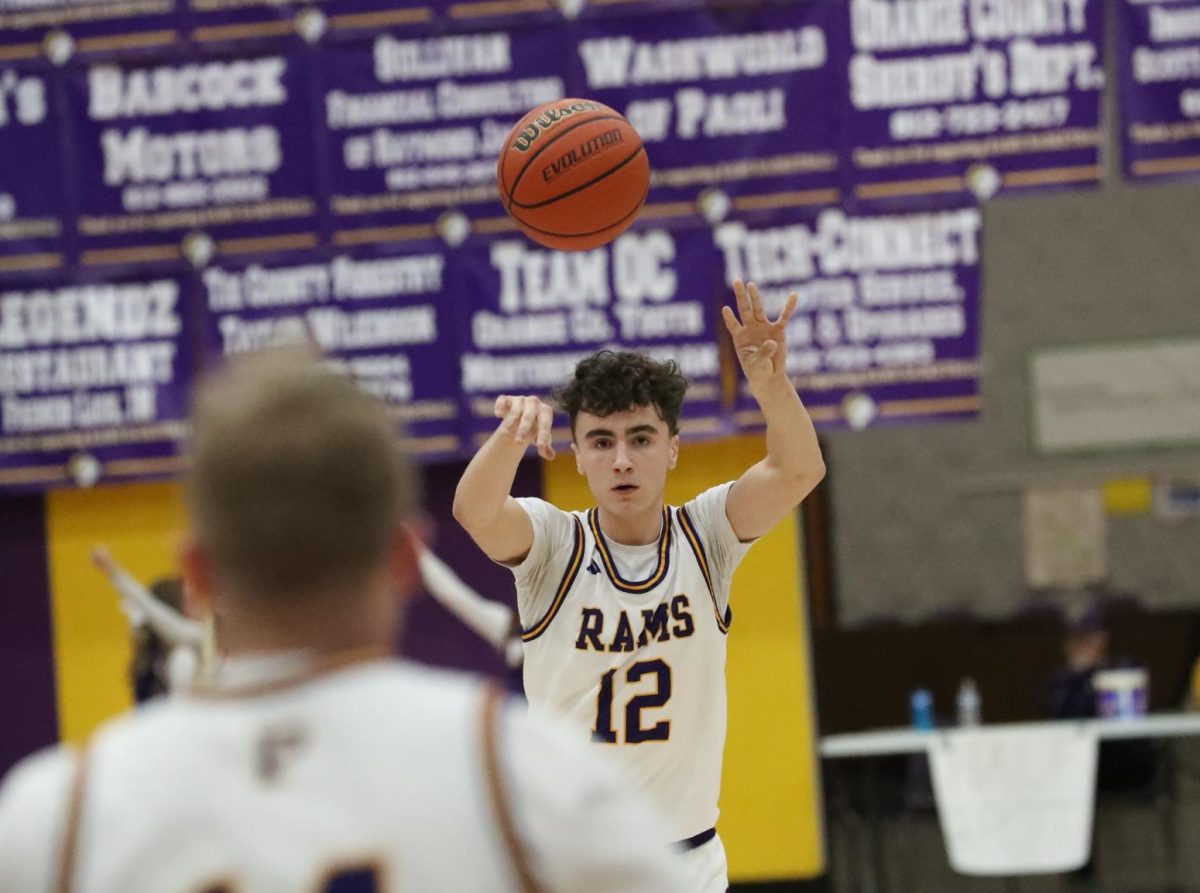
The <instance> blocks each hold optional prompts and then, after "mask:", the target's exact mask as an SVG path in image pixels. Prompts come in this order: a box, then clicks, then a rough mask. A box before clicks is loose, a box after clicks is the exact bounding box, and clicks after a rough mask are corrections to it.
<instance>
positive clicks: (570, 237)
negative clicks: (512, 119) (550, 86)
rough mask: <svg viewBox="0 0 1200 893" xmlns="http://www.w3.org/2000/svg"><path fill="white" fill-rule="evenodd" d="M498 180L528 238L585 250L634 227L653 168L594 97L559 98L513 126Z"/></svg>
mask: <svg viewBox="0 0 1200 893" xmlns="http://www.w3.org/2000/svg"><path fill="white" fill-rule="evenodd" d="M496 182H497V184H498V185H499V187H500V197H501V200H502V201H503V202H504V209H505V210H506V211H507V212H508V213H509V215H510V216H511V217H512V219H513V220H514V221H515V222H516V224H517V226H518V227H519V228H520V230H521V231H522V232H524V233H525V234H526V235H527V236H529V238H531V239H533V241H535V242H537V243H538V244H539V245H544V246H546V247H547V248H558V249H561V250H563V251H585V250H587V249H589V248H598V247H600V246H601V245H605V244H607V243H609V242H611V241H612V240H613V239H615V238H616V237H617V236H619V235H620V234H621V233H622V232H624V231H625V229H626V227H628V226H629V224H631V223H633V221H634V219H635V218H636V217H637V213H638V211H639V210H641V207H642V204H643V203H644V202H645V201H646V192H647V190H648V189H649V188H650V163H649V162H648V161H647V160H646V149H645V147H644V146H643V145H642V139H641V137H639V136H638V134H637V131H636V130H634V129H633V127H632V126H631V125H630V123H629V122H628V121H626V120H625V119H624V118H623V117H622V116H621V115H620V114H619V113H618V112H616V111H614V110H613V109H611V108H609V107H608V106H606V105H602V104H600V103H598V102H592V101H591V100H589V99H559V100H556V101H554V102H548V103H545V104H544V105H539V106H538V107H537V108H535V109H533V111H531V112H529V113H528V114H527V115H525V117H524V118H522V119H521V120H520V121H518V122H517V124H516V126H515V127H513V129H512V133H510V134H509V136H508V139H507V141H506V142H505V144H504V149H503V150H502V151H501V153H500V160H499V162H498V163H497V165H496Z"/></svg>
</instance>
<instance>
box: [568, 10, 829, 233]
mask: <svg viewBox="0 0 1200 893" xmlns="http://www.w3.org/2000/svg"><path fill="white" fill-rule="evenodd" d="M841 9H842V4H840V3H826V2H814V3H795V4H787V5H784V6H759V7H755V8H749V9H741V10H738V9H726V10H724V11H722V12H718V11H714V10H708V11H678V12H674V13H672V14H658V15H642V16H637V17H634V18H628V19H614V20H597V21H581V22H580V23H579V28H578V33H579V38H578V45H577V48H576V54H575V59H574V63H573V66H572V73H571V79H570V84H569V87H570V91H571V92H572V94H573V95H576V96H580V97H584V98H587V99H594V100H597V101H599V102H603V103H605V104H606V105H610V106H612V107H613V108H615V109H616V110H617V111H619V112H621V113H622V114H623V115H625V116H626V117H627V118H628V119H629V122H630V123H631V124H632V125H633V126H634V128H635V129H636V130H637V131H638V133H639V134H640V135H641V137H642V139H643V141H644V142H645V144H646V153H647V155H648V156H649V159H650V170H651V189H650V196H649V199H648V206H649V207H648V208H647V214H648V216H650V217H653V216H654V213H655V207H654V206H655V205H656V204H663V203H671V202H680V201H683V202H688V203H691V202H694V201H695V199H696V198H697V196H699V195H701V193H703V192H704V190H706V189H718V190H720V191H721V192H722V193H724V195H725V196H727V197H732V198H733V207H734V208H735V209H738V210H743V209H744V210H750V209H753V208H757V207H778V206H780V205H781V204H790V205H808V204H829V203H833V202H836V201H837V200H838V186H839V183H840V177H839V171H838V151H837V129H836V128H837V121H838V114H839V107H840V104H841V91H840V90H839V89H838V86H837V85H838V83H839V82H840V78H841V74H840V72H839V71H838V65H837V62H836V57H833V56H831V53H830V40H831V36H832V34H833V32H835V31H836V30H837V28H839V27H841V26H842V16H841V12H840V11H841Z"/></svg>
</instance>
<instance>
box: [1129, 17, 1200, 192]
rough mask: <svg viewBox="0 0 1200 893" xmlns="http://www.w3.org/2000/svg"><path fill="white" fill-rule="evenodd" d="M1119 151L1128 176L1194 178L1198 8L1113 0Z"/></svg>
mask: <svg viewBox="0 0 1200 893" xmlns="http://www.w3.org/2000/svg"><path fill="white" fill-rule="evenodd" d="M1118 6H1119V17H1118V28H1119V31H1118V38H1119V39H1118V46H1119V48H1120V54H1121V56H1120V60H1119V61H1120V71H1121V92H1120V98H1121V117H1122V137H1123V139H1122V146H1123V149H1124V152H1123V156H1124V161H1125V173H1126V175H1127V176H1129V177H1135V178H1143V177H1169V176H1180V175H1191V176H1195V175H1196V174H1198V173H1200V2H1197V0H1158V2H1155V0H1121V2H1120V3H1119V4H1118Z"/></svg>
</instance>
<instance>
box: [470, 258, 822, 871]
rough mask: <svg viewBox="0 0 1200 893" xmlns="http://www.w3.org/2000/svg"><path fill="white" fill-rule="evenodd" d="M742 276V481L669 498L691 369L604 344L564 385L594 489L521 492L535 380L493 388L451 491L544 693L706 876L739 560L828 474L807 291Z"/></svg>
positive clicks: (737, 317)
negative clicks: (813, 406)
mask: <svg viewBox="0 0 1200 893" xmlns="http://www.w3.org/2000/svg"><path fill="white" fill-rule="evenodd" d="M734 294H735V297H736V301H737V312H736V313H735V312H734V310H733V308H731V307H725V308H724V317H725V325H726V328H727V329H728V331H729V333H730V335H731V337H732V339H733V346H734V348H735V350H736V351H737V357H738V361H739V363H740V364H741V367H742V373H743V374H744V375H745V377H746V382H747V385H748V386H749V389H750V392H751V393H752V394H753V395H754V398H755V400H756V401H757V402H758V405H759V407H760V408H761V409H762V413H763V416H764V418H765V419H766V423H767V430H766V455H765V456H763V458H762V459H761V460H759V461H758V462H756V463H754V465H752V466H751V467H750V468H748V469H746V471H745V472H743V473H742V475H741V476H740V477H739V478H738V479H737V480H736V481H732V482H727V483H724V484H719V485H717V486H715V487H712V488H711V489H709V490H706V491H705V492H703V493H701V494H699V495H698V496H696V497H695V498H693V499H691V500H689V501H688V502H686V503H685V504H684V505H682V506H679V507H674V506H668V505H666V504H665V502H664V492H665V488H666V481H667V476H668V474H669V473H670V470H671V469H672V468H674V467H675V463H676V461H677V459H678V457H679V413H680V407H681V405H682V403H683V395H684V392H685V390H686V389H687V380H686V379H685V378H684V377H683V375H682V374H681V373H680V371H679V367H678V366H677V365H675V363H673V362H658V361H655V360H653V359H651V358H649V357H647V356H643V355H641V354H636V353H628V352H622V353H614V352H612V351H600V352H599V353H597V354H594V355H593V356H591V357H588V358H586V359H584V360H583V361H581V362H580V363H579V364H578V365H577V366H576V367H575V373H574V375H573V376H572V377H571V379H570V380H569V381H568V382H567V383H566V385H565V386H564V387H563V388H562V389H560V391H559V392H558V394H557V395H556V396H557V403H558V405H559V407H560V408H562V409H563V410H565V411H566V412H567V415H568V416H569V418H570V422H571V438H572V445H571V449H572V450H573V452H574V454H575V464H576V468H577V470H578V471H579V473H580V474H582V475H584V476H585V477H586V478H587V482H588V487H589V489H590V490H591V493H592V497H593V499H595V501H596V507H595V508H593V509H591V510H590V511H587V512H566V511H563V510H561V509H559V508H557V507H556V506H553V505H551V504H550V503H548V502H545V501H544V500H541V499H530V498H525V499H516V498H514V497H513V496H512V495H511V494H510V490H511V489H512V486H513V480H514V477H515V475H516V471H517V466H518V464H519V463H520V461H521V459H522V457H523V456H524V454H525V452H526V449H527V448H528V447H529V446H536V447H537V449H538V452H539V453H540V454H541V455H542V456H543V457H544V458H547V459H551V458H553V457H554V450H553V448H552V447H551V443H550V434H551V428H552V422H553V410H552V409H551V407H550V406H548V405H546V404H545V403H543V402H542V401H541V400H540V399H538V398H537V397H535V396H529V395H525V396H503V397H500V398H499V399H498V400H497V402H496V407H495V411H496V414H497V415H498V416H500V418H501V419H502V421H501V422H500V424H499V426H498V428H497V430H496V432H495V433H494V434H493V435H492V436H491V438H489V439H488V441H487V442H486V443H485V444H484V445H483V446H482V447H481V448H480V449H479V452H477V453H476V454H475V457H474V458H473V459H472V460H471V463H470V464H469V465H468V466H467V468H466V470H465V471H464V473H463V476H462V479H461V480H460V481H459V484H458V490H457V492H456V494H455V499H454V516H455V517H456V518H457V519H458V520H459V522H460V523H461V524H462V525H463V527H464V528H465V529H466V530H467V532H468V533H469V534H470V535H471V537H472V539H474V540H475V542H476V543H477V544H478V545H479V547H480V548H481V549H482V550H483V551H484V552H485V553H487V555H488V556H489V557H491V558H492V559H493V560H495V561H498V562H500V563H502V564H505V565H507V566H509V567H510V568H511V569H512V571H513V574H514V575H515V577H516V583H517V605H518V609H519V611H520V616H521V622H522V624H523V626H524V633H523V638H524V640H525V667H524V679H525V694H526V696H527V697H528V698H529V703H530V706H531V708H533V710H535V711H537V712H539V713H551V714H557V715H560V716H563V717H566V718H567V719H568V720H569V721H570V722H571V723H572V725H573V726H574V727H575V730H576V736H577V738H578V739H579V740H581V741H584V740H587V739H588V738H591V739H592V741H594V742H595V743H596V746H597V748H598V749H603V750H605V751H607V752H608V753H611V754H613V755H614V756H616V757H617V758H618V759H619V760H620V761H621V762H622V764H623V765H624V766H625V767H626V769H627V770H628V771H629V774H630V776H631V777H633V778H635V779H637V781H638V783H639V785H640V786H641V787H642V789H643V790H645V791H647V792H648V793H650V794H651V795H653V796H654V797H655V799H656V800H657V802H658V804H659V805H660V807H661V808H662V810H663V811H664V813H666V814H667V817H668V820H669V822H670V826H669V827H670V830H671V832H672V833H671V837H670V838H669V839H670V840H673V841H675V842H676V843H677V844H678V845H680V846H681V847H683V848H684V849H685V850H686V855H685V859H686V861H687V864H688V870H689V877H690V879H691V883H692V889H693V890H695V891H696V893H723V891H724V890H725V889H726V885H727V869H726V861H725V851H724V847H723V846H722V843H721V840H720V838H719V837H717V835H716V828H715V826H716V821H717V800H718V796H719V794H720V787H721V760H722V753H723V750H724V746H725V653H726V651H725V635H726V632H727V631H728V629H729V625H730V622H731V619H732V613H731V609H730V605H729V587H730V583H731V581H732V578H733V572H734V570H735V569H736V568H737V565H738V562H739V561H741V559H742V557H743V556H744V555H745V554H746V552H747V550H748V549H749V548H750V545H751V543H752V542H753V541H754V540H756V539H757V538H758V537H760V536H762V535H763V534H765V533H767V532H768V531H769V530H770V529H771V528H772V527H774V526H775V525H776V524H777V523H778V522H779V521H780V520H781V519H782V518H783V517H784V516H786V515H787V514H788V513H790V512H793V511H794V510H795V508H796V506H797V505H798V504H799V503H800V501H801V500H802V499H803V498H804V497H805V496H807V495H808V493H809V492H810V491H811V490H812V489H813V487H815V486H816V485H817V484H818V483H819V482H820V480H821V478H822V477H823V476H824V474H825V464H824V462H823V460H822V458H821V449H820V446H819V445H818V443H817V436H816V433H815V431H814V430H813V425H812V421H811V420H810V419H809V416H808V412H807V411H806V410H805V408H804V406H803V404H802V403H801V401H800V397H799V396H798V395H797V394H796V389H795V388H794V387H793V386H792V383H791V381H790V380H789V379H788V376H787V341H786V327H787V321H788V317H789V316H790V315H791V313H792V311H793V310H794V309H795V306H796V300H797V297H796V295H795V294H793V295H791V296H790V297H789V298H788V302H787V304H786V306H784V307H783V308H782V310H781V312H780V314H779V315H778V316H777V317H776V318H775V319H770V318H769V317H768V316H767V315H766V313H765V312H764V310H763V305H762V300H761V296H760V295H759V292H758V289H757V288H756V287H755V286H754V284H753V283H751V284H749V285H744V284H743V283H742V282H735V283H734ZM752 609H753V606H751V610H752Z"/></svg>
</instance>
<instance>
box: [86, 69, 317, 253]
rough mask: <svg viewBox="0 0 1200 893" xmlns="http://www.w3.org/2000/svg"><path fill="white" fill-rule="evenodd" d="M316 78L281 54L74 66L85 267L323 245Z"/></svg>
mask: <svg viewBox="0 0 1200 893" xmlns="http://www.w3.org/2000/svg"><path fill="white" fill-rule="evenodd" d="M308 78H309V75H308V66H307V65H306V64H305V61H304V58H303V57H297V56H284V55H281V54H274V55H271V54H264V55H248V56H244V57H220V58H210V59H190V60H177V59H174V60H163V61H161V62H160V63H158V64H154V65H146V66H136V67H130V66H117V65H92V66H90V67H87V68H80V69H78V70H75V71H73V72H71V73H70V76H69V78H68V82H67V86H68V90H69V104H68V105H69V109H68V110H69V113H70V116H71V123H72V130H73V137H74V140H75V143H76V148H77V151H76V153H75V154H76V165H75V167H76V170H75V181H76V182H75V189H76V192H77V194H78V203H79V207H80V216H79V235H80V238H81V247H82V249H83V253H82V260H83V263H84V265H85V266H86V265H93V264H105V263H107V264H113V263H130V264H145V263H153V262H155V261H164V260H166V261H169V260H178V257H179V253H180V251H181V246H182V250H183V251H184V252H185V253H188V254H192V255H193V256H192V257H191V259H192V260H193V261H194V262H195V263H197V265H202V264H203V261H204V260H206V259H207V256H209V255H211V253H212V252H213V251H215V252H216V253H217V254H218V255H221V254H225V253H231V254H236V253H245V252H247V251H258V252H265V251H271V250H276V249H279V248H284V247H287V248H304V247H312V248H315V247H316V246H317V241H318V237H317V235H316V226H317V222H316V216H315V215H316V201H315V199H314V198H313V195H314V194H315V193H316V191H317V189H318V184H316V183H315V182H314V179H315V177H316V176H317V172H318V171H319V167H318V165H317V163H316V155H315V150H314V146H313V143H314V140H313V122H312V119H311V114H310V110H311V96H310V94H309V79H308ZM184 234H190V235H191V236H192V238H191V239H189V240H188V241H187V242H184V241H183V238H182V237H183V236H184Z"/></svg>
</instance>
